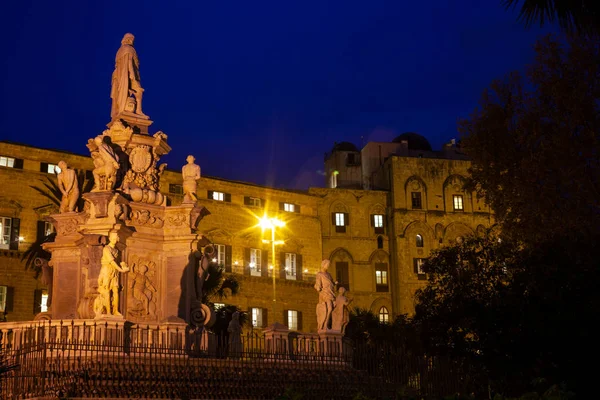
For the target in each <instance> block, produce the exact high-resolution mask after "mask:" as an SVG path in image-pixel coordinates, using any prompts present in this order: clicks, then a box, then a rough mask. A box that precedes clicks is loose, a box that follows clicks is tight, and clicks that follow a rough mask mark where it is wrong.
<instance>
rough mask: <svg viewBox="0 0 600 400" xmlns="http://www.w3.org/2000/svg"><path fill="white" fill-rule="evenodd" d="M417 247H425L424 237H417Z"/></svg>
mask: <svg viewBox="0 0 600 400" xmlns="http://www.w3.org/2000/svg"><path fill="white" fill-rule="evenodd" d="M417 247H423V236H421V235H417Z"/></svg>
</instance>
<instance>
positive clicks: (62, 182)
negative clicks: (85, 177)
mask: <svg viewBox="0 0 600 400" xmlns="http://www.w3.org/2000/svg"><path fill="white" fill-rule="evenodd" d="M58 168H60V172H59V173H58V175H57V179H58V188H59V189H60V192H61V193H62V199H61V202H60V212H61V213H66V212H72V211H75V207H76V206H77V200H79V184H78V182H77V174H76V173H75V170H73V169H69V168H68V167H67V163H66V162H64V161H59V162H58Z"/></svg>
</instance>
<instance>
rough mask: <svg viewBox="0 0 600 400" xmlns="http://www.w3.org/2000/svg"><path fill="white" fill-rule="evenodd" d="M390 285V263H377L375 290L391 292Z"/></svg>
mask: <svg viewBox="0 0 600 400" xmlns="http://www.w3.org/2000/svg"><path fill="white" fill-rule="evenodd" d="M388 285H389V283H388V265H387V264H386V263H377V264H375V290H376V291H377V292H389V286H388Z"/></svg>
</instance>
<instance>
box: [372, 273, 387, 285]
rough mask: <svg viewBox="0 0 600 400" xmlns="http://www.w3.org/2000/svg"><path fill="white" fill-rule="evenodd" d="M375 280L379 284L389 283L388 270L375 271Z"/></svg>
mask: <svg viewBox="0 0 600 400" xmlns="http://www.w3.org/2000/svg"><path fill="white" fill-rule="evenodd" d="M375 282H376V283H377V284H378V285H387V284H388V278H387V271H375Z"/></svg>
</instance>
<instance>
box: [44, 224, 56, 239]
mask: <svg viewBox="0 0 600 400" xmlns="http://www.w3.org/2000/svg"><path fill="white" fill-rule="evenodd" d="M53 233H54V225H52V224H51V223H50V222H47V221H44V236H48V235H51V234H53Z"/></svg>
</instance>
